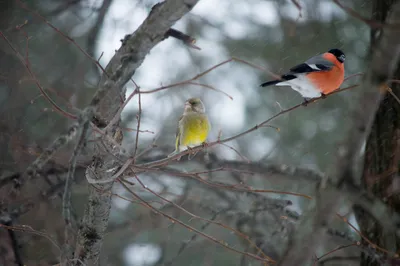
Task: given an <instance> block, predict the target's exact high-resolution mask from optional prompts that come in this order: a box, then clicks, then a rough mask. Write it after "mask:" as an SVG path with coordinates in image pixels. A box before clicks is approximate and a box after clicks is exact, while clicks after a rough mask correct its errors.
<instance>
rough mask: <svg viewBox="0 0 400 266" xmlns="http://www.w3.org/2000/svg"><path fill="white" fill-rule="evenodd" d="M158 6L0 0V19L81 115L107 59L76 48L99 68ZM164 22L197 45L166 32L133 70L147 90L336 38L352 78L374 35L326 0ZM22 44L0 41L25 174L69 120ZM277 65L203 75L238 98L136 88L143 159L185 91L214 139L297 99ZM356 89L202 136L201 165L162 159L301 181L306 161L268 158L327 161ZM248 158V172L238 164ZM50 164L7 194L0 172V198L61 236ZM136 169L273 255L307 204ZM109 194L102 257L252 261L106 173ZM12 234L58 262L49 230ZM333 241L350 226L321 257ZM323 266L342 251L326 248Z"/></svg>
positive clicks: (64, 102)
mask: <svg viewBox="0 0 400 266" xmlns="http://www.w3.org/2000/svg"><path fill="white" fill-rule="evenodd" d="M156 3H157V1H152V0H148V1H143V0H142V1H140V0H138V1H128V0H103V1H101V0H99V1H97V0H68V1H64V0H63V1H58V0H51V1H43V0H42V1H36V0H29V1H25V2H23V3H22V2H20V1H19V0H17V1H0V25H1V26H0V29H1V31H2V32H3V33H4V35H5V36H6V37H7V39H8V40H9V41H10V42H11V44H12V45H13V47H14V48H15V49H16V51H17V52H19V53H20V55H21V56H22V61H23V62H25V63H27V60H26V56H28V58H29V66H30V68H31V70H32V71H33V73H34V75H35V76H36V78H37V81H38V82H39V83H40V85H41V86H42V87H43V89H44V90H45V91H46V92H47V93H48V94H49V96H50V97H51V98H52V99H53V100H54V101H55V102H56V103H57V104H58V105H59V106H61V107H62V108H63V109H65V110H68V111H69V112H71V113H74V114H76V113H77V110H78V109H83V108H84V107H85V106H86V105H87V104H88V102H89V101H90V99H91V97H92V95H93V93H94V92H95V90H96V85H97V82H98V80H99V78H100V76H101V70H100V69H99V68H98V67H96V66H95V65H94V64H93V62H92V61H91V60H90V59H89V58H88V57H87V56H86V55H85V54H84V53H83V52H82V51H81V50H80V49H79V48H78V46H79V47H81V48H82V49H83V50H84V51H87V53H88V54H89V55H91V56H93V57H94V58H95V59H98V58H100V60H99V62H100V64H101V65H102V66H104V67H105V66H106V65H107V63H108V62H109V60H110V59H111V58H112V56H113V55H114V53H115V50H117V49H118V48H119V47H120V45H121V42H120V40H121V39H123V38H124V36H125V35H126V34H130V33H132V32H134V31H135V29H136V28H137V27H138V26H139V25H140V24H141V23H142V22H143V20H144V19H145V18H146V17H147V15H148V13H149V12H150V10H151V7H152V6H153V5H154V4H156ZM296 3H299V4H300V8H299V7H298V6H297V5H296ZM343 3H344V4H345V5H346V6H348V7H351V8H353V9H355V10H357V12H359V14H360V15H363V16H367V17H369V16H370V14H371V1H365V0H351V1H343ZM26 7H28V8H29V9H27V8H26ZM35 12H38V13H35ZM38 14H40V15H41V16H43V19H41V17H40V16H38ZM46 20H48V22H49V23H51V25H52V26H54V28H52V27H51V26H50V25H49V24H48V23H46ZM18 27H19V28H18ZM174 28H175V29H177V30H180V31H182V32H184V33H186V34H188V35H190V36H192V37H194V38H196V40H197V42H196V45H197V46H199V47H200V48H201V50H195V49H191V48H189V47H188V46H185V45H184V44H183V43H182V42H180V41H179V40H176V39H173V38H168V39H166V40H164V41H163V42H161V43H160V44H159V45H157V46H156V47H155V48H154V49H153V50H152V51H151V53H150V54H149V55H147V57H146V59H145V61H144V63H143V64H142V65H141V67H140V68H139V70H138V71H137V72H136V74H135V75H134V76H133V77H132V79H133V80H134V81H135V82H136V83H137V84H138V85H139V86H140V89H141V91H147V90H151V89H155V88H158V87H160V86H165V85H170V84H173V83H176V82H180V81H183V80H187V79H190V78H193V77H194V76H195V75H197V74H199V73H201V72H203V71H205V70H206V69H208V68H210V67H212V66H214V65H216V64H218V63H220V62H222V61H224V60H227V59H229V58H232V57H235V58H239V59H241V60H245V61H247V62H249V63H251V64H254V65H257V66H259V67H261V68H264V69H267V70H268V71H271V72H273V73H276V74H282V73H283V72H284V71H286V70H288V69H289V68H290V67H292V66H293V65H295V64H298V63H301V62H303V61H304V60H306V59H307V58H309V57H311V56H314V55H316V54H319V53H323V52H325V51H327V50H329V49H331V48H340V49H342V50H343V51H344V52H345V54H346V62H345V69H346V76H350V75H352V74H355V73H358V72H362V71H364V60H365V57H366V56H367V53H368V48H369V38H370V28H369V27H368V26H367V25H365V24H364V23H363V22H361V21H359V20H357V19H355V18H354V17H351V16H349V15H347V13H345V12H344V11H343V10H342V9H341V8H340V7H338V6H337V5H336V4H335V3H334V2H333V1H328V0H327V1H324V0H301V1H290V0H271V1H267V0H248V1H230V0H219V1H213V0H201V1H199V3H198V4H197V5H196V6H195V7H194V8H193V10H192V11H191V12H190V13H188V14H187V15H186V16H185V17H183V18H182V19H181V20H180V21H178V23H176V25H175V26H174ZM61 32H62V33H65V34H66V35H68V36H70V37H71V38H72V39H73V41H70V40H69V39H68V38H66V37H65V36H63V34H61ZM27 40H28V42H27ZM27 48H28V51H29V52H27ZM16 51H13V50H12V49H11V48H10V45H9V44H8V43H7V42H6V41H5V39H3V38H2V39H0V62H1V63H0V102H1V104H0V145H1V147H2V148H3V152H2V153H0V168H1V173H2V175H7V174H12V173H15V172H23V171H24V170H25V169H26V167H27V166H29V164H30V163H32V161H33V160H34V159H35V158H36V157H37V155H38V154H40V152H41V151H43V149H45V148H46V147H47V146H48V145H49V144H50V143H51V142H52V141H53V140H54V139H55V138H56V137H57V136H58V135H59V134H60V133H63V132H65V130H66V129H67V127H68V125H70V124H72V123H73V121H72V120H71V119H68V118H66V117H65V116H63V115H61V114H60V113H58V112H56V111H54V110H53V109H52V108H51V106H50V105H49V103H48V101H47V100H46V99H45V98H44V97H43V96H42V94H41V93H40V91H39V89H38V87H37V85H36V84H35V80H34V79H33V78H32V76H31V75H29V72H27V70H26V68H25V66H24V65H23V63H21V60H19V59H18V58H17V57H16ZM271 78H272V77H271V75H270V74H269V73H268V72H267V71H261V70H260V69H257V68H253V67H250V66H249V65H246V64H243V63H241V62H238V61H231V62H229V63H227V64H225V65H223V66H221V67H218V68H216V69H214V70H213V71H211V72H210V73H208V74H207V75H204V76H202V77H201V78H200V79H199V80H197V81H198V82H200V83H203V84H207V85H210V86H212V87H214V88H216V89H218V90H220V91H222V92H224V93H226V94H228V95H230V96H231V97H232V99H231V98H229V97H227V96H226V95H225V94H224V93H221V92H218V91H214V90H210V89H207V88H204V87H199V86H179V87H173V88H169V89H166V90H162V91H159V92H156V93H150V94H142V95H141V101H142V117H141V119H142V121H141V130H144V131H145V132H141V133H140V134H139V142H138V148H139V152H141V151H144V150H146V149H148V148H149V147H152V145H154V147H153V148H152V149H151V150H150V151H149V152H147V153H146V155H145V156H144V159H143V160H148V161H149V160H151V159H152V158H161V157H165V155H166V154H168V153H170V152H172V151H173V150H174V142H175V131H176V126H177V121H178V119H179V117H180V115H181V114H182V111H183V104H184V102H185V100H186V99H188V98H190V97H200V98H201V99H202V100H203V102H204V104H205V106H206V111H207V114H208V115H209V118H210V122H211V125H212V130H211V133H210V135H209V138H208V140H209V141H215V140H217V138H218V136H219V135H221V136H222V138H226V137H229V136H233V135H236V134H238V133H240V132H242V131H244V130H246V129H249V128H250V127H253V126H255V125H256V124H259V123H261V122H262V121H264V120H266V119H268V118H269V117H271V116H273V115H274V114H276V113H278V112H279V111H281V110H282V109H286V108H289V107H291V106H293V105H296V104H299V103H301V102H302V101H303V99H302V97H301V96H300V95H299V94H298V93H297V92H295V91H292V90H290V88H288V87H275V86H271V87H266V88H261V87H259V84H261V83H262V82H264V81H266V80H269V79H271ZM357 82H359V77H352V78H350V79H349V80H347V81H346V82H345V83H344V85H343V87H347V86H350V85H352V84H357ZM126 87H127V95H129V94H130V93H131V92H132V91H133V89H134V88H135V86H134V84H133V82H129V83H128V84H127V86H126ZM360 93H361V88H355V89H352V90H348V91H345V92H342V93H338V94H335V95H332V96H331V97H328V98H327V99H325V100H321V101H318V102H317V103H315V104H312V105H309V106H307V107H301V108H298V109H296V110H295V111H293V112H289V113H288V114H285V115H283V116H280V117H278V118H277V119H275V120H273V121H272V122H271V123H270V125H272V126H274V127H276V128H279V130H276V129H275V128H268V127H266V128H260V129H259V130H257V131H255V132H252V133H250V134H247V135H245V136H243V137H240V138H237V139H235V140H233V141H230V142H228V143H226V144H227V145H229V146H230V147H231V148H230V147H227V146H224V145H217V146H214V147H212V148H209V149H208V152H209V153H210V154H209V158H211V163H207V162H209V161H207V157H205V155H204V154H203V153H199V154H198V155H197V156H196V157H197V158H196V159H194V160H193V161H190V162H188V161H187V160H186V159H184V160H183V162H181V163H177V164H174V165H173V166H171V167H172V168H173V169H177V170H178V171H194V172H201V171H204V170H207V168H209V167H210V165H212V166H213V168H215V167H217V166H221V165H224V166H225V167H232V168H233V167H237V168H241V169H243V171H245V170H246V169H247V170H246V171H247V172H246V173H245V172H232V171H231V172H229V171H228V172H217V173H214V174H202V178H205V179H208V180H212V181H215V182H224V183H229V184H234V183H237V182H242V183H245V184H247V185H249V186H252V187H254V188H259V189H280V190H284V191H291V192H299V193H305V194H307V193H310V192H311V190H312V189H313V183H312V182H307V178H310V179H312V177H310V176H308V175H307V174H303V177H305V178H304V179H303V180H298V182H297V181H296V182H294V181H293V180H290V179H289V180H288V179H285V178H280V175H279V174H276V173H275V172H274V169H275V168H279V169H281V168H282V169H286V170H287V171H289V172H290V171H292V170H293V169H294V168H295V167H300V168H302V169H311V170H314V171H316V172H317V173H321V174H324V173H326V171H327V169H328V168H329V167H330V166H331V164H332V162H333V160H334V158H335V146H336V145H337V144H338V143H339V142H340V141H341V140H342V138H343V132H346V129H347V128H348V127H351V124H349V123H348V120H347V116H348V113H349V110H350V109H351V106H352V103H353V102H354V101H356V100H357V97H358V96H359V95H360ZM137 113H138V97H136V96H135V97H134V98H133V99H132V100H131V101H130V103H129V104H128V105H127V106H126V108H125V110H124V111H123V113H122V123H123V126H124V128H125V130H124V132H123V133H124V142H123V145H124V147H126V149H127V151H128V152H129V151H131V150H133V147H134V146H135V137H136V132H135V131H134V129H135V128H136V125H137V116H136V115H137ZM232 148H233V149H232ZM70 152H71V149H70V147H66V148H65V149H63V150H62V151H60V152H59V153H58V154H57V156H55V158H54V160H53V161H52V162H51V164H52V165H53V166H54V165H57V166H58V168H57V169H62V167H67V166H68V165H67V162H68V160H69V157H70V155H71V153H70ZM208 160H209V159H208ZM89 161H90V160H89ZM248 161H250V166H254V168H253V169H251V167H249V166H246V165H249V163H248ZM85 162H87V160H85V159H84V158H82V162H81V164H80V166H82V169H81V170H80V171H78V173H77V177H76V185H75V186H74V189H73V198H72V200H73V207H74V211H73V212H74V217H75V218H76V219H77V220H78V221H79V219H80V217H81V215H82V212H83V206H84V203H85V201H86V196H87V194H86V193H87V183H86V181H85V180H84V176H83V174H82V173H83V172H84V166H85ZM271 165H273V166H274V167H270V166H271ZM255 167H258V168H257V169H255ZM293 171H294V170H293ZM60 172H62V171H61V170H60ZM249 172H251V173H249ZM50 174H51V176H50ZM50 174H49V176H50V177H46V178H44V179H43V180H35V181H34V182H31V184H29V185H28V186H24V189H23V190H22V191H21V192H20V193H19V194H18V195H17V196H10V193H9V189H10V186H7V184H6V185H5V184H2V185H3V186H0V205H2V206H6V207H2V208H3V209H7V210H8V211H9V212H15V213H16V214H15V215H16V217H18V219H17V221H18V222H17V223H18V224H28V225H29V226H31V227H32V228H34V229H35V230H38V231H42V232H46V234H49V236H51V238H53V239H54V240H55V241H56V242H58V243H62V241H63V220H62V217H61V210H60V207H61V196H62V191H63V190H62V188H63V183H62V180H63V175H62V174H58V173H57V172H56V173H50ZM140 179H141V180H142V181H143V182H144V183H145V184H147V185H148V186H149V187H150V188H151V189H152V190H153V191H155V192H157V193H159V194H160V195H162V196H163V197H166V198H167V199H168V200H170V201H173V202H175V203H177V204H178V205H179V206H182V207H184V208H185V209H187V210H188V211H190V212H192V213H194V214H196V215H198V216H201V217H204V218H206V219H210V220H215V221H219V222H221V223H223V224H226V225H227V226H229V227H232V228H235V229H237V230H240V231H241V232H244V233H246V234H247V235H249V237H250V238H251V239H252V240H253V241H254V242H255V243H256V244H257V245H258V246H259V247H261V249H262V250H263V251H264V252H265V253H266V254H267V255H269V256H271V257H273V258H276V259H277V258H279V257H281V256H282V254H283V252H284V250H285V246H286V245H287V241H288V236H289V235H290V230H291V229H290V228H291V226H290V224H296V222H297V218H298V215H300V214H301V212H302V209H303V208H304V206H305V203H307V202H308V201H307V200H306V199H303V198H299V197H294V196H284V195H277V194H265V193H264V194H255V193H246V192H235V191H231V190H223V189H219V188H215V187H209V186H206V185H204V184H203V183H200V182H198V181H196V180H191V179H188V178H184V177H176V176H173V175H170V174H167V173H162V174H160V172H153V173H148V174H142V175H140ZM132 181H133V182H135V179H132ZM8 185H9V184H8ZM12 186H15V184H12ZM132 189H133V190H135V191H136V192H138V193H140V195H141V196H143V197H144V198H145V199H146V200H147V201H148V202H151V203H152V205H153V206H154V207H155V208H157V209H159V210H162V211H164V212H165V213H168V214H170V215H172V216H173V217H175V218H176V219H179V220H181V221H183V222H185V223H186V224H188V225H190V226H193V227H195V228H197V229H198V230H200V231H202V232H204V233H206V234H208V235H211V236H213V237H215V238H216V239H219V240H223V241H225V242H227V243H229V246H232V247H234V248H236V249H239V250H247V251H249V252H251V253H255V254H256V253H257V250H252V249H251V247H249V245H248V243H247V242H246V241H245V240H243V239H242V238H241V237H238V236H237V235H236V234H235V233H233V232H232V231H231V230H229V229H227V228H221V227H220V226H218V225H215V224H210V223H209V222H207V221H202V220H200V219H193V217H191V216H190V215H188V214H187V213H184V212H182V210H179V209H177V208H176V207H175V206H174V205H172V204H171V203H168V202H166V201H163V200H161V199H160V198H157V197H156V196H154V195H152V194H151V193H149V192H148V191H145V190H144V189H143V188H141V187H140V185H138V184H136V185H135V186H132ZM114 193H115V194H116V195H118V196H115V197H114V198H113V206H112V211H111V217H110V224H109V228H108V231H107V234H106V238H105V242H104V245H103V252H102V261H101V263H100V264H101V265H131V266H151V265H193V266H197V265H261V263H260V262H258V261H256V260H254V259H251V258H247V257H246V256H242V255H241V254H238V253H235V252H232V251H229V250H227V249H226V248H224V247H221V246H220V245H217V244H216V243H214V242H212V241H210V240H207V239H205V238H204V237H202V236H200V235H198V234H196V233H194V232H191V231H190V230H188V229H187V228H184V227H182V226H180V225H178V224H176V223H172V222H171V221H170V220H168V219H165V218H163V217H161V216H159V215H156V214H154V212H153V211H151V210H150V209H149V208H147V207H145V206H143V205H141V204H138V203H137V202H132V201H129V200H126V199H124V198H122V197H125V198H132V196H131V195H130V194H129V192H128V191H126V189H124V188H123V187H122V186H119V185H117V184H116V185H115V187H114ZM119 196H120V197H119ZM288 200H290V204H289V203H288ZM1 203H3V204H1ZM289 205H290V206H289ZM343 212H344V213H345V212H347V217H348V218H349V219H350V222H351V223H352V224H353V225H355V226H357V223H356V221H355V219H354V216H353V214H352V212H351V209H349V208H347V207H346V206H343ZM282 217H286V218H285V219H284V218H282ZM287 217H289V218H287ZM335 230H339V231H340V232H343V233H345V234H348V236H349V237H352V238H354V239H357V235H354V234H353V233H352V232H351V230H349V228H348V226H347V225H346V224H344V223H343V222H342V221H340V220H339V219H338V220H337V225H336V228H335ZM16 234H17V235H18V239H19V246H20V248H21V257H22V261H23V262H24V263H25V264H26V265H51V264H55V263H57V258H58V251H57V248H56V247H55V246H54V245H53V244H52V243H51V242H50V241H49V240H48V239H47V238H45V237H43V236H39V235H32V234H27V233H16ZM341 241H344V239H342V238H335V236H334V235H332V239H328V240H327V241H326V245H321V250H319V251H318V252H319V254H317V255H322V254H324V253H325V252H327V251H329V250H331V249H333V248H334V247H336V246H337V245H339V244H341V243H342V242H341ZM359 253H360V251H359V250H357V249H354V248H349V249H344V250H342V251H338V252H337V254H336V253H335V254H336V255H337V256H339V255H346V256H348V257H349V258H350V259H349V260H348V261H347V262H346V264H344V265H359V262H358V257H357V256H358V255H359ZM329 263H331V264H329ZM320 265H339V264H335V261H332V262H326V263H324V264H320Z"/></svg>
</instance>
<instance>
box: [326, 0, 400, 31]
mask: <svg viewBox="0 0 400 266" xmlns="http://www.w3.org/2000/svg"><path fill="white" fill-rule="evenodd" d="M332 1H333V2H334V3H335V4H336V5H337V6H339V7H340V8H341V9H343V10H344V11H345V12H346V13H347V14H349V15H350V16H352V17H355V18H356V19H358V20H361V21H363V22H364V23H366V24H368V25H369V26H370V27H371V28H384V27H386V28H390V29H394V30H396V29H397V30H400V24H399V23H396V22H397V21H396V20H394V21H392V23H391V22H386V23H382V22H380V21H377V20H373V19H370V18H367V17H364V16H362V15H360V14H359V13H358V12H357V11H355V10H354V9H352V8H350V7H347V6H345V5H343V4H342V3H341V2H340V1H339V0H332ZM382 2H384V1H383V0H382Z"/></svg>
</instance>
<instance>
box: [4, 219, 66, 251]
mask: <svg viewBox="0 0 400 266" xmlns="http://www.w3.org/2000/svg"><path fill="white" fill-rule="evenodd" d="M0 228H4V229H7V230H12V231H18V232H23V233H30V234H34V235H38V236H42V237H45V238H47V239H48V240H49V241H50V242H51V243H52V244H53V245H54V246H55V247H56V248H57V249H58V250H59V251H60V252H61V248H60V246H59V245H58V244H57V242H56V241H55V240H54V239H53V238H52V237H51V236H50V235H48V234H47V233H44V232H40V231H37V230H35V229H33V228H32V227H30V226H28V225H12V226H8V225H5V224H1V223H0Z"/></svg>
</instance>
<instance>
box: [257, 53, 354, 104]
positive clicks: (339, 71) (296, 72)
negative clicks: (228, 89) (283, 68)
mask: <svg viewBox="0 0 400 266" xmlns="http://www.w3.org/2000/svg"><path fill="white" fill-rule="evenodd" d="M345 59H346V56H345V54H344V53H343V52H342V51H341V50H339V49H331V50H329V51H328V52H326V53H323V54H320V55H316V56H314V57H311V58H310V59H308V60H307V61H306V62H304V63H302V64H299V65H297V66H294V67H292V68H291V69H290V70H289V72H288V73H286V74H284V75H282V76H281V79H278V80H272V81H268V82H265V83H263V84H261V85H260V86H261V87H266V86H270V85H276V86H290V87H292V89H293V90H295V91H297V92H299V93H300V94H301V95H302V96H303V98H304V104H307V102H308V101H309V100H310V99H311V98H315V97H320V96H322V97H324V96H325V95H326V94H328V93H331V92H332V91H334V90H336V89H339V87H340V85H341V84H342V83H343V80H344V60H345Z"/></svg>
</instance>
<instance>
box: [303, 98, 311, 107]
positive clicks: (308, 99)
mask: <svg viewBox="0 0 400 266" xmlns="http://www.w3.org/2000/svg"><path fill="white" fill-rule="evenodd" d="M303 99H304V101H303V103H302V104H301V105H303V106H307V104H309V103H310V98H303Z"/></svg>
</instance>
